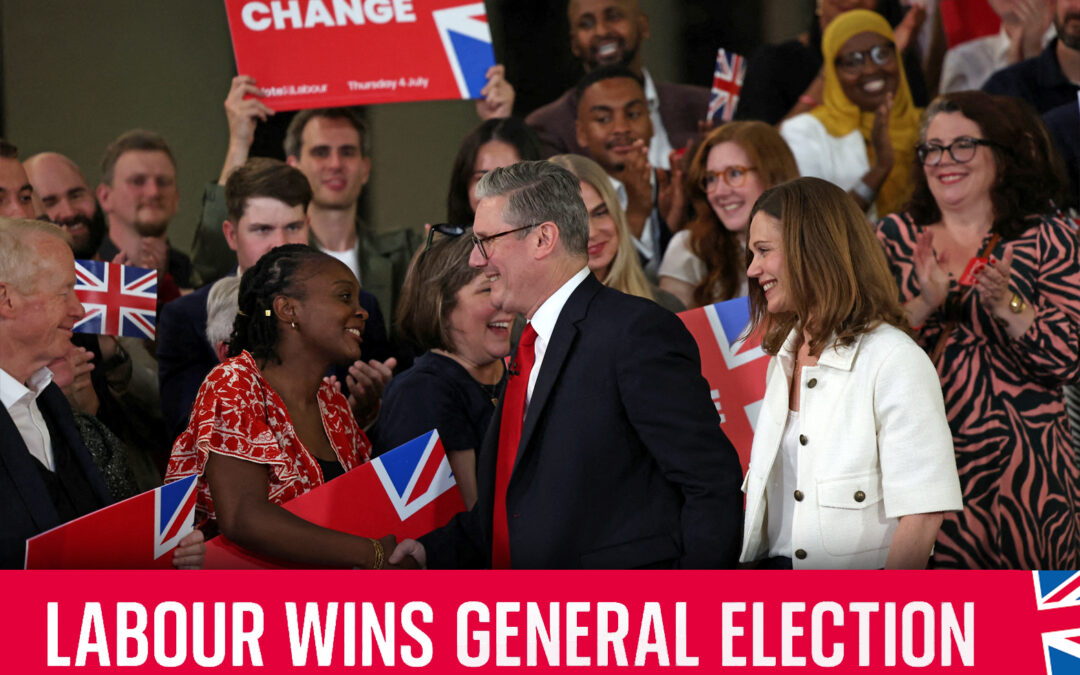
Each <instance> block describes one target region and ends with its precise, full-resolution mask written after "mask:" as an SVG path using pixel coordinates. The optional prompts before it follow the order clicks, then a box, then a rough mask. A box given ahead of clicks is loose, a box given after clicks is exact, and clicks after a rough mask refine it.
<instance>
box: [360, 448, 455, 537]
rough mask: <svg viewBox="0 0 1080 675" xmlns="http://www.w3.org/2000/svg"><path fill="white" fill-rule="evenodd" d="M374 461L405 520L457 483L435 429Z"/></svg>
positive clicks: (394, 503)
mask: <svg viewBox="0 0 1080 675" xmlns="http://www.w3.org/2000/svg"><path fill="white" fill-rule="evenodd" d="M371 464H372V466H373V468H374V469H375V474H376V475H378V477H379V481H380V482H381V483H382V486H383V489H384V490H386V496H387V497H389V498H390V502H391V503H392V504H393V505H394V510H395V511H397V514H398V517H399V518H401V519H402V520H405V519H406V518H408V517H409V516H411V515H413V514H414V513H416V512H417V511H419V510H421V509H422V508H424V507H425V506H427V505H428V504H430V503H431V502H433V501H435V500H436V499H438V498H439V496H440V495H442V494H443V493H444V492H446V491H447V490H449V489H451V488H454V487H457V484H456V483H455V482H454V474H453V473H452V472H451V471H450V461H449V460H448V459H447V458H446V453H445V452H444V451H443V449H442V443H441V442H440V441H439V432H438V431H435V430H432V431H429V432H428V433H426V434H424V435H423V436H420V437H419V438H414V439H413V440H411V441H409V442H408V443H406V444H404V445H402V446H399V447H397V448H395V449H394V451H393V452H389V453H386V454H385V455H380V456H379V457H377V458H376V459H374V460H372V462H371Z"/></svg>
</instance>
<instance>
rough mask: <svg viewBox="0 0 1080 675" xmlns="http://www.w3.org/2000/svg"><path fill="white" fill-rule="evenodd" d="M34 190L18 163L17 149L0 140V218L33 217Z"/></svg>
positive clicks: (20, 164)
mask: <svg viewBox="0 0 1080 675" xmlns="http://www.w3.org/2000/svg"><path fill="white" fill-rule="evenodd" d="M33 201H34V188H32V187H31V186H30V179H29V178H27V177H26V170H25V169H23V165H22V163H20V162H19V149H18V148H16V147H15V146H14V145H12V144H11V143H8V142H7V141H5V140H4V139H2V138H0V216H5V217H7V218H33V217H34V206H33Z"/></svg>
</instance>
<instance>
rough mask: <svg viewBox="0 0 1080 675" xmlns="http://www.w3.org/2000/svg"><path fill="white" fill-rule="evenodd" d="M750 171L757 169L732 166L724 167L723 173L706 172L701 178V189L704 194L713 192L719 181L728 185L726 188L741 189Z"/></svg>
mask: <svg viewBox="0 0 1080 675" xmlns="http://www.w3.org/2000/svg"><path fill="white" fill-rule="evenodd" d="M751 171H757V168H756V167H753V166H738V165H734V164H733V165H732V166H728V167H724V170H723V171H706V172H705V175H704V176H702V177H701V189H702V190H704V191H705V192H708V191H709V190H714V189H716V186H717V185H719V184H720V180H721V179H723V181H724V182H725V183H727V184H728V187H733V188H737V187H742V185H743V183H745V182H746V174H748V173H750V172H751Z"/></svg>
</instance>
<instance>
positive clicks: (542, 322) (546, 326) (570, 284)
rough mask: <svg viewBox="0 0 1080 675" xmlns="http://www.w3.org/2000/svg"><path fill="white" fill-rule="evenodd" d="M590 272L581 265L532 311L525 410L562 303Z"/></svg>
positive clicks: (586, 267) (563, 303)
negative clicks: (533, 335) (533, 357)
mask: <svg viewBox="0 0 1080 675" xmlns="http://www.w3.org/2000/svg"><path fill="white" fill-rule="evenodd" d="M590 274H591V272H590V271H589V268H588V266H585V267H582V268H581V269H580V270H578V273H577V274H575V275H574V276H572V277H570V279H569V281H567V282H566V283H565V284H563V285H562V286H560V287H559V290H557V291H555V292H554V293H552V294H551V295H550V296H549V297H548V299H547V300H545V301H544V302H543V304H541V305H540V307H539V308H537V310H536V312H534V313H533V315H532V318H531V319H529V323H530V324H532V327H533V330H535V331H536V347H535V354H536V360H535V361H534V362H533V367H532V372H531V373H529V387H528V389H526V390H525V412H528V410H529V401H531V400H532V394H533V389H534V388H535V387H536V376H537V375H539V374H540V366H541V364H543V362H544V354H545V353H546V352H547V346H548V343H549V342H551V334H552V333H554V332H555V323H556V322H558V320H559V314H561V313H562V308H563V305H565V304H566V301H567V300H569V299H570V295H571V294H572V293H573V292H574V289H576V288H577V287H578V286H579V285H581V282H582V281H585V277H587V276H589V275H590Z"/></svg>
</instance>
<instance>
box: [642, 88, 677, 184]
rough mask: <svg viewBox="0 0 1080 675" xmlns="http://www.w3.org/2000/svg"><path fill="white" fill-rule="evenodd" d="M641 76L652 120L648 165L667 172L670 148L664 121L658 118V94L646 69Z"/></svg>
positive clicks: (669, 165) (669, 163)
mask: <svg viewBox="0 0 1080 675" xmlns="http://www.w3.org/2000/svg"><path fill="white" fill-rule="evenodd" d="M641 76H642V78H643V79H644V80H645V102H646V103H648V105H649V119H651V120H652V140H651V141H650V142H649V164H652V165H653V166H654V167H657V168H660V169H663V170H664V171H667V170H668V169H670V168H671V161H670V159H669V158H668V155H670V154H671V151H672V147H671V140H670V139H669V138H668V135H667V129H665V128H664V120H663V119H661V118H660V94H659V93H658V92H657V91H656V83H655V82H653V79H652V75H650V74H649V71H648V70H647V69H645V68H642V69H641Z"/></svg>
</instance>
